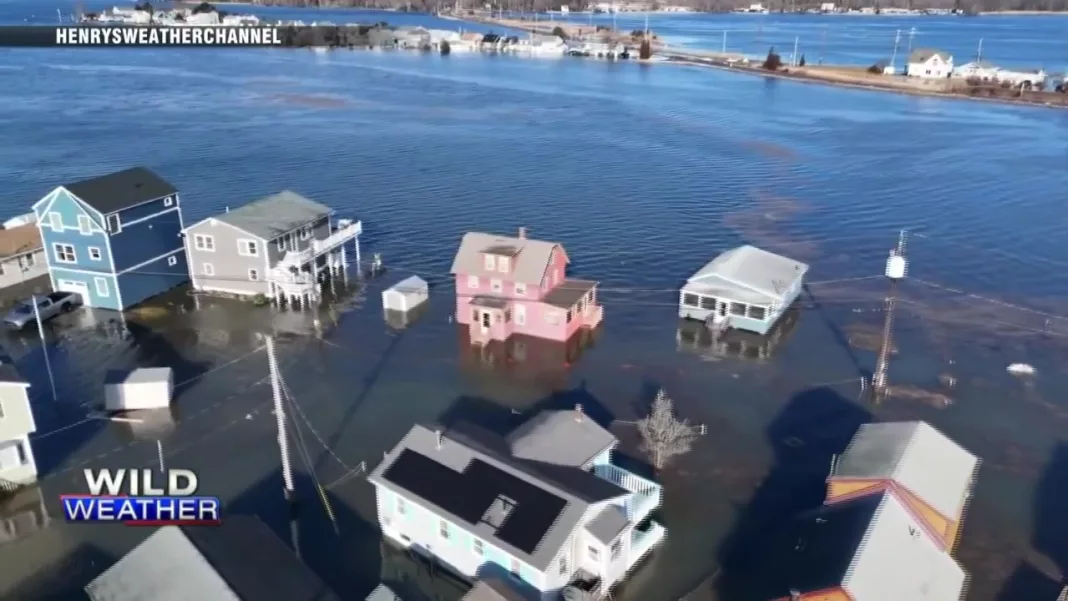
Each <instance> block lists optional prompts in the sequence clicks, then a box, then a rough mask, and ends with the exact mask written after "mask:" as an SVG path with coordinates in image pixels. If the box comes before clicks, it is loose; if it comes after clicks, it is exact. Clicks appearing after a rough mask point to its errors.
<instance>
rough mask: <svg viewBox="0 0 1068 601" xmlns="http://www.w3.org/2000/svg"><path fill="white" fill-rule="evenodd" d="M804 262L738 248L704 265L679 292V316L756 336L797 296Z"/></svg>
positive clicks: (799, 292)
mask: <svg viewBox="0 0 1068 601" xmlns="http://www.w3.org/2000/svg"><path fill="white" fill-rule="evenodd" d="M806 273H808V265H805V264H804V263H801V262H799V261H795V260H793V259H789V258H787V257H783V256H781V255H777V254H775V253H771V252H768V251H766V250H761V249H759V248H756V247H755V246H749V245H746V246H739V247H738V248H734V249H731V250H728V251H726V252H724V253H722V254H720V255H719V256H717V257H716V258H715V259H712V260H711V261H709V262H708V263H706V264H705V266H704V267H702V268H701V269H700V270H698V271H697V273H695V274H693V276H691V277H690V279H689V280H687V281H686V284H685V285H683V287H682V290H681V291H680V293H679V317H683V318H687V319H698V320H701V321H705V322H707V323H709V324H710V325H714V326H715V327H717V328H733V329H738V330H746V331H749V332H755V333H757V334H760V335H764V334H767V333H768V330H770V329H771V327H772V326H774V325H775V323H776V322H777V321H778V320H779V318H780V317H782V315H783V313H784V312H785V311H786V310H787V309H789V308H790V305H791V304H793V302H794V301H795V300H796V299H797V297H798V296H799V295H800V294H801V287H802V285H803V283H804V279H805V274H806Z"/></svg>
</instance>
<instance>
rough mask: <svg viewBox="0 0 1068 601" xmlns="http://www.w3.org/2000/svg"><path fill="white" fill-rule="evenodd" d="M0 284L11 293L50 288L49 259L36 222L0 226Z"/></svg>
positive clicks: (27, 292)
mask: <svg viewBox="0 0 1068 601" xmlns="http://www.w3.org/2000/svg"><path fill="white" fill-rule="evenodd" d="M0 288H9V289H10V290H7V291H5V293H6V294H10V295H11V296H29V295H31V294H38V293H41V292H44V291H45V290H47V289H50V288H51V285H50V284H49V282H48V262H47V261H46V260H45V256H44V245H43V244H42V243H41V231H40V230H39V229H37V224H35V223H27V224H24V225H18V226H15V227H12V228H4V229H0Z"/></svg>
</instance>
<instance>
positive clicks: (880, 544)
mask: <svg viewBox="0 0 1068 601" xmlns="http://www.w3.org/2000/svg"><path fill="white" fill-rule="evenodd" d="M761 551H762V553H761V557H760V562H759V567H758V568H757V569H755V570H753V571H752V573H753V574H754V579H753V581H752V582H750V583H749V585H750V586H749V587H748V590H747V592H748V593H749V595H747V596H745V598H746V599H760V600H762V601H763V600H766V599H773V598H777V597H786V596H788V595H789V594H790V591H791V590H796V591H798V592H801V593H806V592H813V591H818V590H824V589H829V588H834V587H841V588H843V589H844V590H845V591H846V592H847V593H848V594H849V595H850V599H852V600H854V601H884V600H886V599H909V600H910V601H957V600H959V599H960V598H961V596H962V594H963V592H964V584H965V580H966V576H965V574H964V570H963V569H961V567H960V566H959V565H958V564H957V563H956V562H955V561H954V560H953V558H952V557H950V556H949V554H947V553H945V552H944V551H942V550H941V547H939V546H938V545H937V544H936V543H935V542H934V541H932V540H931V539H930V538H928V537H927V535H926V534H925V532H924V530H923V528H922V527H921V526H920V525H919V524H918V523H917V522H916V520H915V518H914V516H913V515H912V514H911V513H910V512H909V510H908V509H907V508H906V507H905V506H904V505H903V504H902V502H901V501H900V499H898V498H897V497H896V496H895V495H894V493H892V492H884V493H880V494H876V495H869V496H865V497H861V498H859V499H854V500H852V501H848V502H845V503H841V504H837V505H829V506H824V507H822V508H820V509H817V510H815V511H811V512H807V513H804V514H802V515H800V516H798V517H797V518H795V519H794V520H793V521H792V522H791V523H790V524H789V525H788V526H786V527H785V528H783V529H781V530H779V531H777V532H776V533H775V534H774V535H773V536H772V537H771V538H770V540H767V541H765V543H764V545H763V547H762V549H761Z"/></svg>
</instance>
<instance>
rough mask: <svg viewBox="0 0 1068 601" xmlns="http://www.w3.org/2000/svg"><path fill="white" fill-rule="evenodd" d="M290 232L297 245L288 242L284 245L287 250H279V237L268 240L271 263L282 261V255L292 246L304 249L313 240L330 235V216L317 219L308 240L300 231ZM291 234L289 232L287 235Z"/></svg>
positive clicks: (296, 248)
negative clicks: (301, 237) (301, 236)
mask: <svg viewBox="0 0 1068 601" xmlns="http://www.w3.org/2000/svg"><path fill="white" fill-rule="evenodd" d="M290 234H291V235H292V236H293V237H294V238H295V239H296V246H290V245H289V244H288V243H286V244H285V246H284V249H285V250H278V242H279V240H280V239H279V238H275V239H274V240H269V241H268V244H267V256H268V257H269V258H270V264H271V265H274V264H276V263H278V261H280V260H281V259H282V257H283V256H285V254H286V252H287V251H288V250H289V249H290V248H293V249H295V250H304V249H305V248H308V247H309V246H311V243H312V240H323V239H325V238H327V237H328V236H329V235H330V218H329V217H323V218H322V219H320V220H319V221H316V222H315V224H314V225H313V226H312V236H311V238H308V239H307V240H301V239H300V232H299V231H297V232H291V233H290ZM290 234H287V236H288V235H290Z"/></svg>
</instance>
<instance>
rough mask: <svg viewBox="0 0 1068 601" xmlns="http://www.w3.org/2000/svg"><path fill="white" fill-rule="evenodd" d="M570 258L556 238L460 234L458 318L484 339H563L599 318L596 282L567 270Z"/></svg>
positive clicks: (522, 234) (475, 337) (455, 269)
mask: <svg viewBox="0 0 1068 601" xmlns="http://www.w3.org/2000/svg"><path fill="white" fill-rule="evenodd" d="M568 263H569V260H568V258H567V253H566V252H564V247H563V246H561V245H559V244H557V243H555V242H544V241H542V240H532V239H529V238H527V237H526V232H525V231H524V230H523V228H520V230H519V237H518V238H511V237H506V236H494V235H492V234H483V233H479V232H470V233H467V234H464V238H463V240H462V241H461V242H460V250H459V251H457V253H456V258H455V259H453V262H452V274H453V275H455V276H456V320H457V321H458V322H460V323H461V324H463V325H465V326H467V327H468V328H469V331H470V334H471V341H472V342H475V343H480V344H485V343H487V342H489V341H491V340H507V339H508V337H509V336H511V335H512V334H525V335H527V336H536V337H538V338H547V339H549V340H558V341H566V340H569V339H570V338H571V336H572V335H574V334H575V333H576V332H578V331H579V330H580V329H581V328H595V327H597V325H598V324H600V323H601V318H602V317H603V315H604V308H603V307H601V306H600V305H598V304H597V282H590V281H587V280H572V279H568V278H567V277H566V275H565V271H566V269H567V264H568Z"/></svg>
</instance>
